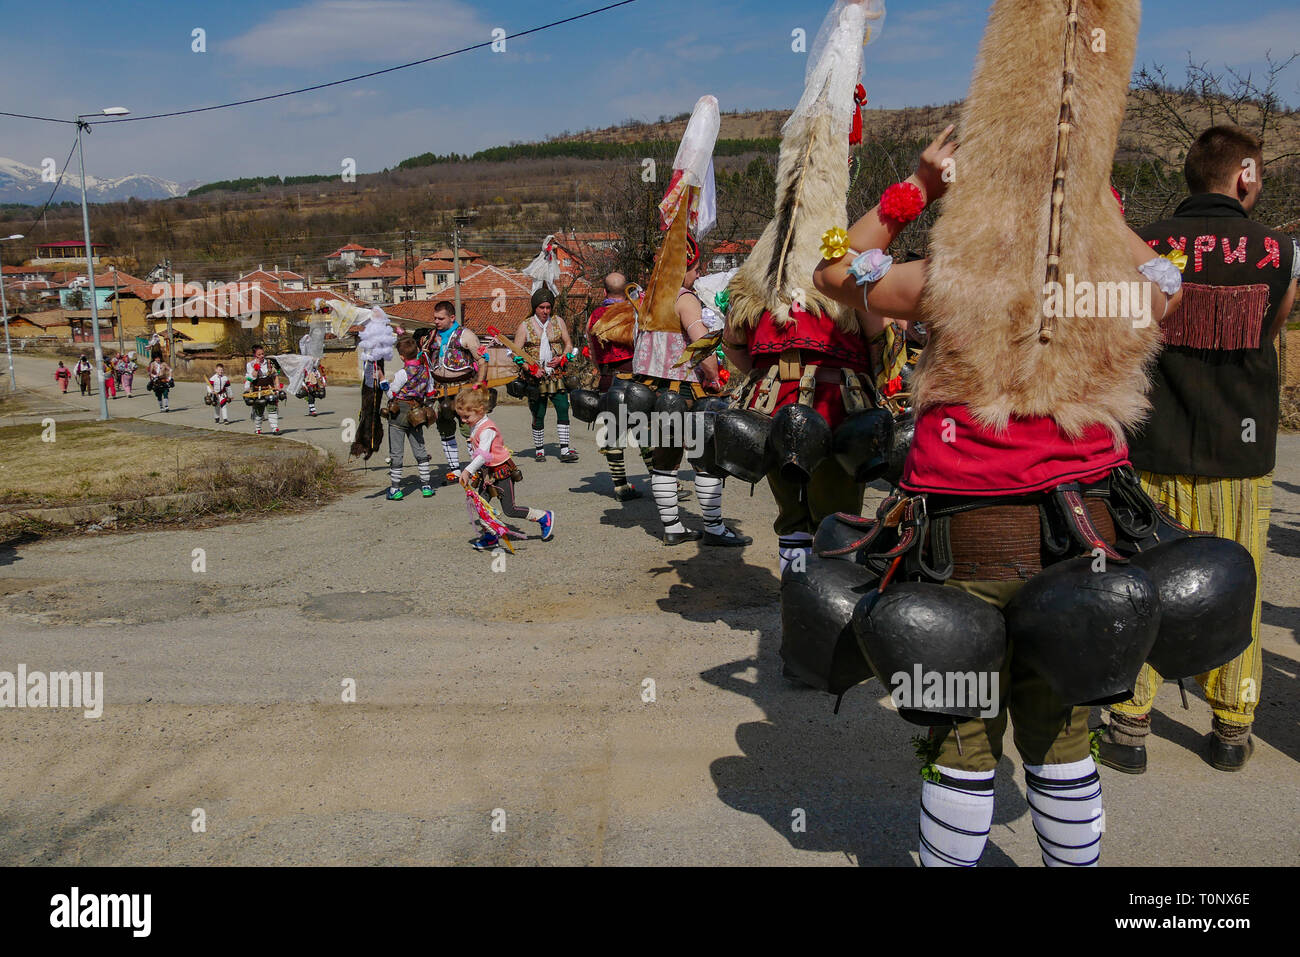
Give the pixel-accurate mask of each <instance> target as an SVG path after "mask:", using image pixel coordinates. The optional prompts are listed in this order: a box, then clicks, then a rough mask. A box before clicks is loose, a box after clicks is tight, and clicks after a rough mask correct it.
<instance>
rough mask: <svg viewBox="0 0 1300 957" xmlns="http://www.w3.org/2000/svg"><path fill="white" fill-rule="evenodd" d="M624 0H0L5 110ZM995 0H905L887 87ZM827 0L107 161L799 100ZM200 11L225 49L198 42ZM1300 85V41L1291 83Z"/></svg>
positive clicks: (615, 26) (712, 12)
mask: <svg viewBox="0 0 1300 957" xmlns="http://www.w3.org/2000/svg"><path fill="white" fill-rule="evenodd" d="M604 2H607V0H551V2H549V3H537V2H536V0H474V2H467V0H298V2H289V3H285V2H276V0H271V2H265V0H225V2H221V3H212V2H202V3H197V2H155V0H136V2H117V3H112V4H98V5H91V4H87V3H85V2H71V0H42V2H41V3H40V4H39V5H33V4H31V3H30V2H28V3H17V2H13V0H0V24H3V27H2V28H0V109H3V110H8V111H14V112H23V113H38V114H43V115H53V116H72V115H74V114H76V113H78V112H86V111H91V110H96V109H98V108H100V107H102V106H114V105H125V106H127V107H129V108H130V109H131V110H132V111H133V112H134V113H136V114H143V113H154V112H165V111H168V110H177V109H185V108H188V107H193V106H201V105H207V104H210V103H218V102H224V101H228V100H235V99H241V98H245V97H251V96H260V95H264V94H267V93H272V92H277V91H280V90H284V89H290V88H294V87H300V86H307V85H310V84H314V83H322V82H326V81H329V80H333V79H337V78H340V77H343V76H348V75H352V74H356V73H363V72H367V71H370V70H375V69H381V68H383V67H385V66H390V65H393V64H396V63H400V62H404V61H407V60H414V59H419V58H421V57H427V56H431V55H434V54H436V53H441V52H443V51H446V50H451V49H455V48H457V47H460V46H465V45H468V44H471V43H477V42H480V41H482V40H486V39H490V38H491V32H492V30H493V28H496V27H500V28H503V29H505V30H506V31H508V32H515V31H518V30H522V29H527V28H529V27H532V26H536V25H539V24H541V23H544V22H547V21H549V20H555V19H560V18H563V17H566V16H572V15H574V14H577V13H581V12H583V11H585V10H590V9H593V8H595V7H598V6H601V5H602V4H603V3H604ZM989 5H990V4H989V2H988V0H888V9H889V12H888V18H887V21H886V25H885V30H884V33H883V35H882V36H881V37H880V38H879V40H878V41H877V42H875V43H873V44H872V46H871V47H870V48H869V49H868V52H867V69H866V77H865V85H866V87H867V90H868V94H869V96H870V100H871V104H872V105H873V106H887V107H895V106H909V105H921V104H926V103H937V102H946V101H950V100H955V99H959V98H960V97H962V96H963V95H964V94H965V91H966V84H967V81H968V79H969V76H970V72H971V68H972V65H973V63H974V59H975V52H976V48H977V45H978V42H979V37H980V34H981V31H982V29H983V24H984V19H985V16H986V14H987V11H988V8H989ZM829 6H830V3H829V0H637V2H635V3H632V4H630V5H629V6H626V7H622V8H619V9H616V10H613V11H610V12H608V13H604V14H601V15H599V16H596V17H592V18H589V19H587V20H583V21H579V22H577V23H573V24H569V25H566V26H563V27H559V28H557V29H554V30H551V31H547V32H545V33H541V34H537V35H534V36H530V37H526V38H521V39H517V40H512V41H510V42H509V44H508V46H507V50H506V52H504V53H492V52H489V51H487V50H479V51H475V52H472V53H469V54H465V55H462V56H458V57H454V58H451V59H447V60H443V61H440V62H436V63H431V64H427V65H424V66H419V67H414V68H412V69H409V70H403V71H399V72H397V73H394V74H389V75H386V76H382V77H376V78H373V79H368V80H362V81H359V82H356V83H352V84H347V85H344V86H339V87H334V88H332V89H328V90H324V91H320V92H315V93H309V94H303V95H300V96H296V97H291V98H288V99H283V100H278V101H274V102H271V103H266V104H258V105H253V106H247V107H242V108H237V109H232V110H225V111H218V112H215V113H208V114H201V115H199V116H195V117H186V118H178V119H167V120H153V121H147V122H139V123H123V124H118V125H115V126H101V127H99V128H98V129H96V130H95V132H94V135H93V136H92V137H91V138H90V139H89V140H88V141H87V161H88V167H87V172H90V173H91V174H92V175H97V176H118V175H123V174H126V173H133V172H140V173H152V174H154V175H158V176H163V177H166V178H168V179H173V180H177V181H184V180H191V179H197V180H213V179H224V178H230V177H236V176H251V175H265V174H273V173H278V174H281V175H291V174H298V173H325V172H338V171H339V169H340V162H341V160H342V158H343V157H354V158H355V159H356V162H357V167H358V170H359V171H360V172H370V171H374V170H378V169H382V168H384V167H385V166H392V165H394V164H395V163H397V162H398V161H400V160H402V159H404V158H406V157H408V156H412V155H415V154H418V153H422V152H425V151H434V152H439V153H445V152H452V151H456V152H462V153H464V152H472V151H474V150H476V149H481V148H483V147H487V146H495V145H500V144H505V143H509V142H512V141H524V140H533V139H539V138H544V137H545V136H547V135H551V134H555V133H559V132H562V131H564V130H579V129H584V128H588V127H599V126H607V125H611V124H614V123H618V122H620V121H622V120H624V119H627V118H631V117H635V118H640V119H655V118H657V117H658V116H660V115H661V114H676V113H680V112H685V111H687V110H689V109H690V108H691V106H692V104H693V103H694V102H695V100H696V98H697V97H698V96H700V95H701V94H702V93H706V92H708V93H714V94H716V95H717V96H718V98H719V100H720V101H721V104H722V107H723V109H724V110H736V109H760V108H772V109H789V108H792V107H793V105H794V103H795V101H796V100H797V99H798V96H799V92H800V88H801V85H802V80H803V70H804V61H805V57H804V56H802V55H800V54H797V53H794V52H792V50H791V31H792V30H794V29H795V28H799V27H801V28H803V29H805V30H806V31H807V33H808V35H809V38H810V41H811V37H812V36H813V35H815V34H816V31H817V28H818V26H819V25H820V23H821V21H822V18H823V17H824V15H825V13H826V11H827V10H828V9H829ZM1143 7H1144V10H1143V14H1144V15H1143V25H1142V33H1141V37H1140V44H1139V51H1138V65H1142V64H1151V63H1163V64H1165V65H1166V66H1167V67H1170V68H1172V70H1173V72H1175V73H1176V74H1180V73H1181V67H1182V65H1183V64H1184V63H1185V62H1186V60H1187V57H1188V55H1189V53H1190V55H1191V56H1192V57H1193V58H1194V59H1196V60H1197V61H1207V62H1208V63H1209V64H1210V65H1212V66H1214V67H1216V68H1219V67H1223V66H1232V67H1235V68H1237V69H1239V70H1248V69H1252V68H1254V69H1258V68H1259V67H1260V66H1261V65H1262V63H1263V61H1264V54H1265V51H1266V50H1269V49H1272V51H1273V53H1274V54H1275V55H1278V54H1280V55H1282V56H1286V55H1289V54H1290V53H1291V52H1292V50H1293V49H1300V5H1297V4H1296V2H1295V0H1252V2H1246V3H1241V4H1233V5H1225V4H1223V3H1221V2H1212V0H1147V2H1146V3H1144V4H1143ZM195 28H202V29H203V30H205V31H206V41H207V52H206V53H202V54H200V53H194V52H192V51H191V45H192V39H191V34H192V31H193V30H194V29H195ZM1281 93H1282V95H1283V97H1284V98H1285V99H1286V100H1287V101H1288V102H1289V103H1290V104H1292V105H1300V62H1298V63H1297V64H1294V65H1292V67H1291V68H1290V69H1289V70H1288V72H1287V73H1286V74H1285V82H1284V84H1283V87H1282V89H1281ZM70 142H71V133H70V130H69V128H68V127H66V126H58V125H54V124H43V123H35V122H31V121H26V120H17V119H12V118H8V117H0V156H7V157H11V158H13V159H16V160H19V161H21V162H24V163H29V164H31V165H35V166H39V165H40V162H41V159H42V158H43V157H46V156H54V157H57V158H58V160H59V161H60V162H62V159H63V157H64V156H66V155H67V150H68V146H69V144H70Z"/></svg>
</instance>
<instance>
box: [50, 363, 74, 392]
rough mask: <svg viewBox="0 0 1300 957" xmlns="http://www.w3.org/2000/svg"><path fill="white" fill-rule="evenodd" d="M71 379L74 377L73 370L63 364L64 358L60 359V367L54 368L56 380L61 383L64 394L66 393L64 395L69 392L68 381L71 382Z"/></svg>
mask: <svg viewBox="0 0 1300 957" xmlns="http://www.w3.org/2000/svg"><path fill="white" fill-rule="evenodd" d="M71 379H72V372H71V370H70V369H68V367H67V366H65V365H64V364H63V360H62V359H60V360H59V367H58V368H57V369H55V370H54V381H55V382H57V383H58V384H59V387H60V388H61V389H63V394H64V395H67V392H68V382H69V381H70V380H71Z"/></svg>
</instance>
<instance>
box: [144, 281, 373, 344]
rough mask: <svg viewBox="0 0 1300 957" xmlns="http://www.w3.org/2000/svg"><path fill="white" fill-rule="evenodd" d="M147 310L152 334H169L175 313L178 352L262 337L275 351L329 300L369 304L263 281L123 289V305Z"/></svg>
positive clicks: (294, 336) (327, 292)
mask: <svg viewBox="0 0 1300 957" xmlns="http://www.w3.org/2000/svg"><path fill="white" fill-rule="evenodd" d="M132 299H134V300H135V301H137V302H139V303H140V305H139V306H136V307H132V312H133V313H134V312H135V311H136V309H139V310H140V311H141V312H143V315H144V319H145V322H146V325H147V329H148V335H149V336H150V337H152V336H155V335H157V336H161V337H163V338H164V340H165V338H166V334H167V321H168V318H169V317H170V319H171V329H172V335H173V338H174V339H175V340H176V342H177V350H178V352H182V353H187V354H195V353H205V352H213V351H217V350H218V349H220V348H222V347H223V345H224V346H225V347H232V346H233V347H241V348H243V347H250V346H251V345H252V344H253V343H260V344H261V345H263V346H265V347H266V349H267V350H268V351H270V352H292V351H295V350H296V349H297V345H298V340H299V339H300V338H301V337H302V336H303V335H304V334H305V333H306V331H307V325H308V321H309V319H310V318H311V316H312V315H315V314H319V313H320V312H321V305H322V304H323V303H325V302H330V301H341V302H348V303H351V304H352V305H358V306H359V305H365V303H364V302H363V301H361V300H359V299H356V298H354V297H351V296H348V295H345V294H342V293H338V292H334V291H332V290H324V289H281V288H278V287H272V286H269V285H262V284H260V283H253V284H251V285H250V284H238V283H226V284H221V285H217V284H214V285H213V286H212V288H206V287H203V288H200V287H199V286H198V285H197V284H189V283H186V284H181V283H174V284H167V283H150V284H141V285H139V286H136V287H133V288H132V289H129V290H125V291H123V293H122V296H121V300H122V304H123V307H124V312H123V315H124V317H125V315H126V312H125V306H126V303H127V302H128V301H129V300H132Z"/></svg>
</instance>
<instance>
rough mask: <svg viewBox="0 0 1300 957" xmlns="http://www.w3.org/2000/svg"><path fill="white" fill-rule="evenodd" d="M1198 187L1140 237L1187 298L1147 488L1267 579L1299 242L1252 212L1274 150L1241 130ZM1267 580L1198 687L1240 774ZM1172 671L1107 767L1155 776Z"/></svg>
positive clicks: (1196, 161)
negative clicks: (1177, 278) (1169, 266)
mask: <svg viewBox="0 0 1300 957" xmlns="http://www.w3.org/2000/svg"><path fill="white" fill-rule="evenodd" d="M1183 173H1184V176H1185V178H1186V180H1187V188H1188V190H1189V191H1190V194H1191V195H1189V196H1188V197H1187V199H1185V200H1183V202H1182V203H1181V204H1180V205H1179V206H1178V208H1177V209H1176V210H1175V211H1174V214H1173V216H1171V217H1170V218H1169V219H1165V220H1161V221H1160V222H1157V223H1152V224H1151V225H1150V226H1147V227H1145V228H1144V229H1141V230H1139V234H1140V235H1141V236H1142V238H1143V239H1145V240H1146V241H1147V245H1149V246H1151V247H1152V249H1153V250H1155V251H1156V252H1157V253H1161V254H1168V253H1173V254H1174V255H1175V258H1176V260H1177V262H1178V263H1179V264H1181V268H1182V274H1183V301H1182V304H1181V306H1180V307H1179V308H1178V309H1176V310H1174V311H1173V312H1172V313H1170V314H1169V315H1168V316H1166V317H1165V319H1164V321H1163V322H1161V324H1160V329H1161V333H1162V337H1163V339H1164V350H1163V351H1162V352H1161V354H1160V358H1159V360H1158V362H1157V364H1156V367H1155V369H1154V370H1153V372H1154V374H1153V380H1154V389H1153V390H1152V393H1151V402H1152V405H1153V411H1152V414H1151V418H1150V420H1149V421H1148V422H1147V423H1146V425H1145V426H1144V427H1142V428H1141V429H1139V430H1137V431H1136V432H1135V434H1133V435H1132V436H1131V437H1130V440H1129V454H1130V455H1131V457H1132V460H1133V465H1134V466H1135V467H1136V468H1137V469H1138V470H1139V471H1140V473H1141V478H1142V484H1143V486H1144V487H1145V489H1146V492H1147V494H1148V495H1150V496H1151V497H1152V498H1153V499H1155V500H1156V501H1157V502H1160V503H1161V504H1163V505H1165V506H1166V507H1167V508H1169V510H1170V511H1171V512H1172V513H1173V514H1174V517H1175V518H1177V519H1178V520H1179V521H1180V522H1182V523H1183V524H1184V525H1187V526H1188V527H1190V528H1193V529H1197V530H1201V531H1207V532H1213V533H1214V534H1215V535H1218V536H1220V537H1222V538H1230V539H1233V540H1234V541H1237V542H1239V543H1240V544H1241V545H1243V546H1245V548H1246V549H1247V550H1248V551H1249V552H1250V553H1251V555H1253V556H1254V559H1255V572H1256V575H1257V577H1258V575H1259V574H1260V571H1261V567H1260V566H1261V562H1262V559H1263V557H1264V552H1265V550H1266V549H1267V547H1268V527H1269V511H1270V509H1271V507H1272V499H1273V466H1274V462H1275V460H1276V453H1277V428H1278V414H1279V408H1278V403H1279V398H1278V385H1279V384H1278V361H1277V352H1276V350H1275V349H1274V347H1273V340H1274V339H1275V338H1276V337H1277V335H1278V332H1279V331H1280V330H1281V328H1282V324H1283V323H1284V322H1285V321H1286V318H1287V315H1288V313H1290V311H1291V306H1292V304H1293V303H1294V301H1295V296H1296V277H1297V276H1298V275H1300V249H1298V248H1297V246H1296V243H1295V241H1294V240H1292V239H1291V238H1290V237H1289V236H1286V235H1284V234H1282V233H1278V232H1275V231H1273V230H1271V229H1268V228H1266V227H1264V226H1262V225H1260V224H1258V223H1255V222H1252V221H1251V219H1250V211H1251V210H1252V209H1253V208H1254V206H1255V203H1256V202H1257V201H1258V199H1259V195H1260V191H1261V190H1262V188H1263V174H1264V149H1263V143H1262V142H1261V141H1260V140H1259V138H1258V137H1256V136H1254V135H1253V134H1251V133H1249V132H1247V131H1246V130H1243V129H1241V128H1240V127H1236V126H1215V127H1211V128H1210V129H1208V130H1206V131H1205V132H1204V133H1202V134H1201V135H1200V136H1199V137H1198V138H1197V140H1196V142H1195V143H1194V144H1193V145H1192V148H1191V149H1190V150H1189V151H1188V153H1187V161H1186V163H1185V164H1184V167H1183ZM1260 587H1261V586H1260V585H1259V584H1257V586H1256V591H1255V610H1254V617H1253V619H1252V622H1251V642H1250V646H1249V647H1248V648H1247V649H1246V650H1245V651H1244V652H1242V653H1241V655H1239V656H1238V657H1237V658H1235V659H1234V660H1232V661H1230V662H1228V663H1227V664H1225V665H1222V666H1220V667H1218V668H1215V669H1214V670H1213V671H1210V672H1208V673H1207V674H1204V675H1199V676H1197V681H1198V682H1199V683H1200V684H1201V686H1202V687H1203V688H1204V689H1205V696H1206V698H1207V700H1208V701H1209V703H1210V707H1211V708H1212V709H1213V711H1214V718H1213V721H1212V726H1213V731H1212V732H1211V734H1210V735H1209V736H1208V738H1207V739H1206V742H1205V757H1206V760H1207V761H1208V762H1209V763H1210V765H1211V766H1212V767H1215V768H1217V769H1219V770H1220V771H1239V770H1241V768H1243V767H1245V765H1246V762H1247V761H1248V760H1249V759H1250V755H1251V753H1252V751H1253V750H1254V743H1253V742H1252V741H1251V738H1250V726H1251V721H1252V717H1253V715H1254V712H1255V707H1256V705H1257V704H1258V703H1259V695H1260V680H1261V678H1262V673H1263V665H1262V659H1261V652H1260V645H1259V618H1260V591H1259V589H1260ZM1160 681H1161V678H1160V676H1159V675H1158V674H1156V672H1155V670H1154V669H1153V668H1152V667H1151V666H1150V665H1147V666H1146V667H1144V668H1143V669H1142V674H1141V675H1140V676H1139V677H1138V681H1137V687H1136V689H1135V693H1134V696H1133V698H1131V699H1130V700H1128V701H1125V702H1123V703H1121V704H1117V705H1115V706H1113V707H1112V708H1111V712H1110V726H1109V728H1108V729H1107V730H1106V732H1105V734H1104V735H1102V738H1101V762H1102V763H1103V764H1105V765H1107V766H1108V767H1112V768H1115V769H1116V770H1118V771H1125V772H1127V773H1129V774H1141V773H1142V772H1143V771H1145V770H1146V763H1147V754H1146V740H1147V734H1148V733H1149V731H1150V729H1151V704H1152V701H1153V700H1154V698H1155V693H1156V689H1157V688H1158V687H1159V685H1160Z"/></svg>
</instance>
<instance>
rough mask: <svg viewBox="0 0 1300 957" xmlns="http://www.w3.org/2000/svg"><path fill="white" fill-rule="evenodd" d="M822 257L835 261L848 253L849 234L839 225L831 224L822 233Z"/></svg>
mask: <svg viewBox="0 0 1300 957" xmlns="http://www.w3.org/2000/svg"><path fill="white" fill-rule="evenodd" d="M821 253H822V259H825V260H826V261H827V262H837V261H838V260H841V259H843V258H844V257H845V256H847V255H848V254H849V234H848V233H846V232H845V231H844V230H843V229H841V228H840V227H839V226H832V227H831V228H830V229H828V230H826V232H824V233H823V234H822V249H821Z"/></svg>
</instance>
